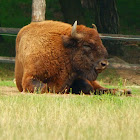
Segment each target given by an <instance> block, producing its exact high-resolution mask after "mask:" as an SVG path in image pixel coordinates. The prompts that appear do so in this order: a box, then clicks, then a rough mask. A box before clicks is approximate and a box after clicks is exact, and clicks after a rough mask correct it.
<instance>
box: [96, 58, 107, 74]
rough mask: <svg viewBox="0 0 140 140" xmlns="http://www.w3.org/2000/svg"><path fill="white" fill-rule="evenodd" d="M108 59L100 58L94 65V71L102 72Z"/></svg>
mask: <svg viewBox="0 0 140 140" xmlns="http://www.w3.org/2000/svg"><path fill="white" fill-rule="evenodd" d="M108 64H109V63H108V61H107V60H101V61H100V62H99V63H98V64H97V66H96V67H95V69H96V71H97V72H98V73H100V72H102V71H103V70H104V69H105V68H106V67H107V66H108Z"/></svg>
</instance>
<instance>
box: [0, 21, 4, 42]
mask: <svg viewBox="0 0 140 140" xmlns="http://www.w3.org/2000/svg"><path fill="white" fill-rule="evenodd" d="M0 27H1V23H0ZM2 41H3V38H2V36H1V35H0V42H2Z"/></svg>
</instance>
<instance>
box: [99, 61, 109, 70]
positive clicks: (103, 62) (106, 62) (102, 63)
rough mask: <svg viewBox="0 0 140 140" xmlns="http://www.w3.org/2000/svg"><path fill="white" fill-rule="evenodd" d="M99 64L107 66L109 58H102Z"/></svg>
mask: <svg viewBox="0 0 140 140" xmlns="http://www.w3.org/2000/svg"><path fill="white" fill-rule="evenodd" d="M99 65H101V67H102V68H104V67H106V66H107V65H108V61H107V60H102V61H101V62H100V63H99Z"/></svg>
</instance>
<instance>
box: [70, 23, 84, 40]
mask: <svg viewBox="0 0 140 140" xmlns="http://www.w3.org/2000/svg"><path fill="white" fill-rule="evenodd" d="M76 28H77V21H75V22H74V24H73V26H72V30H71V36H72V37H73V38H77V39H80V38H82V35H81V34H78V33H77V31H76Z"/></svg>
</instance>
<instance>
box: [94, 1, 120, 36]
mask: <svg viewBox="0 0 140 140" xmlns="http://www.w3.org/2000/svg"><path fill="white" fill-rule="evenodd" d="M95 1H96V4H97V5H95V6H96V8H95V9H96V17H95V22H96V23H97V27H98V29H99V32H102V33H111V34H117V33H118V28H119V17H118V13H117V8H116V2H115V0H95Z"/></svg>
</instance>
